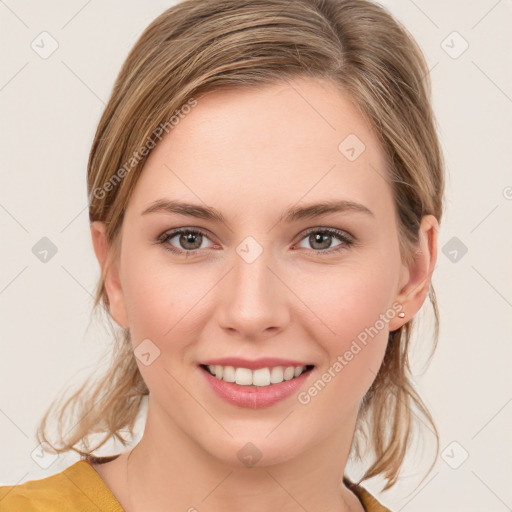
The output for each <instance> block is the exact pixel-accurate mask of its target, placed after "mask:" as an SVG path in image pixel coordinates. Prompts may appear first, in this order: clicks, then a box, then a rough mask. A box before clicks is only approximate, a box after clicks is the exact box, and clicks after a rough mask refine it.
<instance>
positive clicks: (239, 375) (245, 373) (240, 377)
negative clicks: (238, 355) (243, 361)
mask: <svg viewBox="0 0 512 512" xmlns="http://www.w3.org/2000/svg"><path fill="white" fill-rule="evenodd" d="M235 382H236V383H237V384H238V385H239V386H250V385H251V384H252V371H251V370H249V369H248V368H237V369H236V370H235Z"/></svg>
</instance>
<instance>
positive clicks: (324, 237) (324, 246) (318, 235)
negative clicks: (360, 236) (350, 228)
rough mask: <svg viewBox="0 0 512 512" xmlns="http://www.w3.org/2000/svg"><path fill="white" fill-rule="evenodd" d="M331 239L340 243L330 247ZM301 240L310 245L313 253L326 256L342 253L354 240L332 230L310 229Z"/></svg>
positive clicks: (336, 230) (343, 233)
mask: <svg viewBox="0 0 512 512" xmlns="http://www.w3.org/2000/svg"><path fill="white" fill-rule="evenodd" d="M333 238H337V239H338V240H339V241H340V243H338V244H337V245H335V246H332V240H333ZM302 240H305V241H306V242H307V243H308V244H310V246H311V247H312V248H313V250H314V251H315V252H320V253H327V254H332V253H333V252H338V251H342V250H344V249H346V248H348V247H350V246H351V245H353V243H354V240H353V239H352V238H351V237H350V236H349V235H348V234H346V233H345V232H343V231H340V230H338V229H333V228H314V229H311V230H309V231H308V232H307V233H306V235H305V237H304V238H303V239H302Z"/></svg>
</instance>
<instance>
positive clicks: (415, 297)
mask: <svg viewBox="0 0 512 512" xmlns="http://www.w3.org/2000/svg"><path fill="white" fill-rule="evenodd" d="M438 234H439V222H438V221H437V219H436V217H434V216H433V215H425V216H424V217H423V218H422V221H421V226H420V231H419V240H418V245H417V248H416V251H415V253H414V258H413V261H412V262H411V263H410V264H409V265H405V264H404V265H403V268H402V273H401V279H400V283H399V287H398V288H399V293H398V294H397V296H396V297H395V302H397V303H399V304H401V305H402V309H400V312H402V311H403V312H404V313H405V317H404V318H399V317H398V315H396V316H395V317H394V318H393V319H392V320H391V321H390V322H389V330H390V331H394V330H396V329H398V328H399V327H401V326H402V325H404V324H406V323H407V322H408V321H409V320H410V319H411V318H412V317H413V316H414V315H415V314H416V313H417V312H418V311H419V310H420V308H421V306H422V305H423V303H424V302H425V299H426V297H427V295H428V291H429V287H430V281H431V278H432V273H433V272H434V268H435V265H436V261H437V242H438Z"/></svg>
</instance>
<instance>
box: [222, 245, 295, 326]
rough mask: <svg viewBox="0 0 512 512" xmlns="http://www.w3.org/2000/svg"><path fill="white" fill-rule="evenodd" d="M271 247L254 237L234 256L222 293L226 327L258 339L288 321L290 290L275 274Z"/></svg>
mask: <svg viewBox="0 0 512 512" xmlns="http://www.w3.org/2000/svg"><path fill="white" fill-rule="evenodd" d="M272 254H273V251H272V250H271V249H270V247H266V248H264V247H263V245H262V244H260V243H259V242H257V241H256V240H255V239H254V238H252V237H247V238H246V239H244V240H243V241H242V242H241V243H240V244H239V246H238V247H237V248H236V254H233V260H232V271H231V272H230V273H229V278H228V279H227V280H226V283H225V286H224V289H223V290H222V298H221V303H222V306H221V310H222V311H223V313H222V315H221V316H222V323H223V327H225V328H231V329H235V330H237V331H239V332H240V333H244V334H245V335H246V336H255V335H257V334H258V333H261V332H263V331H265V330H267V329H269V328H274V329H275V328H282V327H283V325H284V323H285V322H286V321H287V319H288V313H287V306H286V303H287V299H286V287H285V286H284V285H283V283H281V281H280V280H279V279H278V278H277V277H276V275H275V274H274V272H275V269H274V267H277V266H278V265H277V262H276V261H275V260H274V258H273V257H272Z"/></svg>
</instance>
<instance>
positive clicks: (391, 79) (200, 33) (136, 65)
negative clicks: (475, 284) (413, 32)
mask: <svg viewBox="0 0 512 512" xmlns="http://www.w3.org/2000/svg"><path fill="white" fill-rule="evenodd" d="M302 77H304V78H308V77H310V78H315V79H326V80H329V81H331V82H333V83H334V84H337V86H338V87H339V88H340V91H342V92H343V93H344V94H345V95H346V96H347V97H349V98H350V99H351V100H352V101H353V103H354V104H355V105H356V106H357V107H358V109H359V110H360V112H361V114H362V115H363V116H364V117H365V118H366V119H367V120H368V121H369V122H370V123H371V126H372V127H373V129H374V131H375V133H376V135H377V137H378V139H379V141H380V143H381V145H382V148H383V149H384V151H385V154H386V156H387V158H388V167H389V173H390V176H391V180H390V182H391V184H392V187H393V193H394V200H395V205H396V210H397V214H398V215H397V219H398V231H399V239H400V254H401V257H402V260H403V261H404V262H410V261H412V258H413V257H414V250H415V247H416V243H417V242H418V234H419V227H420V224H421V219H422V217H423V216H424V215H427V214H432V215H434V216H435V217H436V218H437V219H438V221H439V222H440V221H441V217H442V209H443V194H444V165H443V159H442V154H441V150H440V144H439V141H438V138H437V134H436V129H435V120H434V116H433V113H432V110H431V105H430V95H431V90H430V82H429V76H428V68H427V66H426V63H425V61H424V57H423V55H422V52H421V50H420V49H419V47H418V46H417V44H416V42H415V41H414V39H413V38H412V36H410V35H409V33H408V32H407V30H406V29H405V28H404V27H403V26H402V25H401V24H400V23H399V22H397V21H396V20H395V19H394V18H393V17H392V16H391V15H390V14H389V13H388V12H387V11H386V10H385V9H384V8H382V7H380V6H378V5H375V4H373V3H370V2H369V1H366V0H331V1H329V0H296V1H294V2H293V6H292V8H291V7H290V2H289V0H207V1H205V0H187V1H184V2H181V3H179V4H177V5H175V6H173V7H171V8H170V9H168V10H166V11H165V12H164V13H163V14H161V15H160V16H158V17H157V18H156V19H155V20H154V21H153V22H152V23H151V24H150V25H149V26H148V27H147V28H146V29H145V31H144V32H143V34H142V35H141V36H140V38H139V39H138V41H137V42H136V44H135V45H134V47H133V48H132V50H131V51H130V53H129V55H128V57H127V59H126V61H125V62H124V64H123V66H122V68H121V70H120V72H119V75H118V77H117V80H116V82H115V84H114V87H113V91H112V94H111V96H110V99H109V101H108V103H107V105H106V107H105V110H104V112H103V115H102V117H101V119H100V122H99V125H98V128H97V131H96V135H95V137H94V141H93V144H92V148H91V151H90V155H89V162H88V169H87V178H88V181H87V188H88V194H89V200H90V207H89V217H90V221H91V222H93V221H102V222H104V223H105V224H106V234H107V237H108V240H109V242H110V244H111V249H112V250H111V252H110V254H109V255H110V258H111V260H110V261H112V259H113V258H115V257H116V255H117V254H118V250H119V243H120V236H119V235H120V228H121V225H122V222H123V214H124V210H125V207H126V205H127V203H128V201H129V199H130V196H131V193H132V192H133V190H134V187H135V185H136V183H137V180H138V178H139V176H140V174H141V171H142V168H143V165H144V162H145V160H146V158H147V152H146V153H145V154H144V155H142V153H143V152H142V153H139V150H140V149H141V148H144V147H146V148H147V147H153V146H154V145H155V144H156V143H157V142H158V140H157V139H159V138H160V137H158V134H159V133H161V130H159V128H158V127H161V126H165V125H166V123H168V122H169V120H170V119H172V118H173V116H174V117H176V116H178V115H180V114H179V113H180V112H181V110H180V109H182V108H183V105H186V104H187V102H189V103H190V102H191V101H193V100H192V99H193V98H198V97H199V96H200V95H201V94H203V93H206V92H208V91H213V90H217V89H222V88H226V87H254V86H257V85H265V84H272V83H279V82H282V81H283V80H288V79H294V78H302ZM134 155H137V157H136V158H135V157H134ZM127 162H130V163H129V164H128V166H127ZM122 169H124V171H122ZM116 177H117V178H116ZM107 184H109V185H107ZM104 275H105V269H104V270H103V272H102V275H101V277H100V280H99V282H98V286H97V290H96V296H95V302H94V310H97V309H98V307H99V306H102V307H104V308H105V309H106V310H107V311H108V307H109V305H108V297H107V295H106V291H105V287H104ZM428 278H430V276H428ZM429 285H430V287H429V299H430V302H431V304H432V307H433V311H434V316H435V332H434V339H433V343H432V351H431V356H432V354H433V353H434V350H435V348H436V345H437V340H438V333H439V314H438V308H437V302H436V297H435V293H434V289H433V287H432V284H431V283H429ZM413 325H414V320H413V319H411V320H410V321H409V322H408V323H406V324H405V325H404V326H402V327H401V328H399V329H398V330H396V331H394V332H391V333H390V334H389V342H388V345H387V349H386V353H385V356H384V360H383V363H382V366H381V368H380V370H379V372H378V374H377V376H376V378H375V381H374V382H373V384H372V386H371V387H370V389H369V391H368V393H367V394H366V395H365V397H364V399H363V401H362V402H361V407H360V413H359V417H358V422H357V426H356V435H355V437H354V444H353V449H354V452H355V454H356V456H357V457H359V458H361V457H362V449H361V445H364V446H365V447H366V451H367V453H366V454H368V453H370V451H371V452H372V453H373V455H374V460H373V463H372V464H371V465H370V466H369V467H368V468H367V469H366V472H365V473H364V475H363V477H362V478H361V479H360V480H359V482H361V481H363V480H365V479H368V478H371V477H373V476H376V475H381V476H383V477H384V479H385V480H386V486H385V487H384V489H388V488H389V487H391V486H393V485H394V484H395V482H396V480H397V477H398V474H399V470H400V467H401V465H402V463H403V460H404V457H405V455H406V451H407V448H408V446H409V445H410V441H411V435H412V426H413V420H414V417H413V414H418V413H419V414H421V415H423V416H424V417H425V418H426V420H427V421H428V423H429V424H430V425H431V426H432V428H433V432H434V433H435V437H436V442H437V450H436V457H435V458H436V459H437V455H438V452H439V435H438V432H437V429H436V427H435V425H434V422H433V420H432V417H431V415H430V413H429V411H428V409H427V407H426V406H425V404H424V403H423V401H422V400H421V398H420V397H419V395H418V393H417V392H416V391H415V389H414V387H413V383H412V375H411V368H410V364H409V344H410V338H411V333H412V329H413ZM117 334H119V333H117ZM114 335H116V333H114ZM431 356H430V357H431ZM429 361H430V359H429ZM89 384H90V387H89ZM90 388H91V389H90ZM148 394H149V391H148V388H147V387H146V384H145V382H144V380H143V379H142V377H141V374H140V373H139V370H138V367H137V364H136V361H135V356H134V354H133V349H132V347H131V340H130V333H129V330H128V329H123V330H121V335H120V336H117V335H116V338H115V347H114V351H113V356H112V361H111V366H110V368H109V369H108V371H107V372H106V373H105V375H104V376H103V377H102V378H100V379H99V380H97V381H95V382H94V381H93V382H91V383H89V382H85V383H84V384H83V385H82V387H81V388H80V389H79V390H78V391H76V392H75V393H74V394H73V395H72V396H71V397H70V398H69V399H68V400H67V402H66V403H65V404H64V405H62V406H59V410H58V412H59V415H58V418H57V421H58V424H59V425H63V423H64V419H65V418H67V417H68V415H69V413H70V411H68V408H69V407H71V409H76V410H77V418H78V423H77V425H76V428H75V429H74V431H73V432H72V433H66V434H62V430H61V431H60V433H59V437H60V439H59V443H60V445H57V444H56V443H55V444H52V443H51V442H50V441H49V440H48V437H47V435H46V421H47V418H48V416H49V414H50V413H51V412H52V407H53V406H54V403H52V405H51V406H50V408H49V409H48V411H47V412H46V414H45V415H44V417H43V419H42V420H41V423H40V425H39V429H38V432H37V435H38V438H39V441H40V442H46V443H47V444H48V445H50V446H51V447H52V448H53V449H54V450H55V451H56V452H59V453H60V452H65V451H69V450H74V451H75V452H77V453H79V454H80V455H81V456H82V457H85V456H89V455H91V454H92V452H93V451H94V450H96V449H98V448H100V447H101V446H103V444H104V443H106V442H107V441H108V440H109V439H111V438H113V437H114V438H116V439H118V440H120V441H121V442H122V443H123V445H125V446H126V444H127V441H126V440H125V439H124V437H123V436H122V435H121V431H122V430H123V429H126V428H127V429H128V431H129V432H130V433H131V434H132V435H133V427H134V423H135V420H136V418H137V416H138V413H139V411H140V408H141V404H142V400H143V398H144V397H145V395H148ZM413 409H415V410H416V412H414V411H413ZM93 433H94V434H97V433H99V434H102V435H103V439H102V441H101V442H99V443H97V444H96V446H94V447H92V448H90V447H89V444H88V442H87V438H88V436H89V435H91V434H93ZM79 443H83V445H84V449H80V448H78V447H77V445H78V444H79ZM434 461H435V459H434ZM431 469H432V466H431V467H430V469H429V472H430V471H431ZM427 474H428V473H427Z"/></svg>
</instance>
